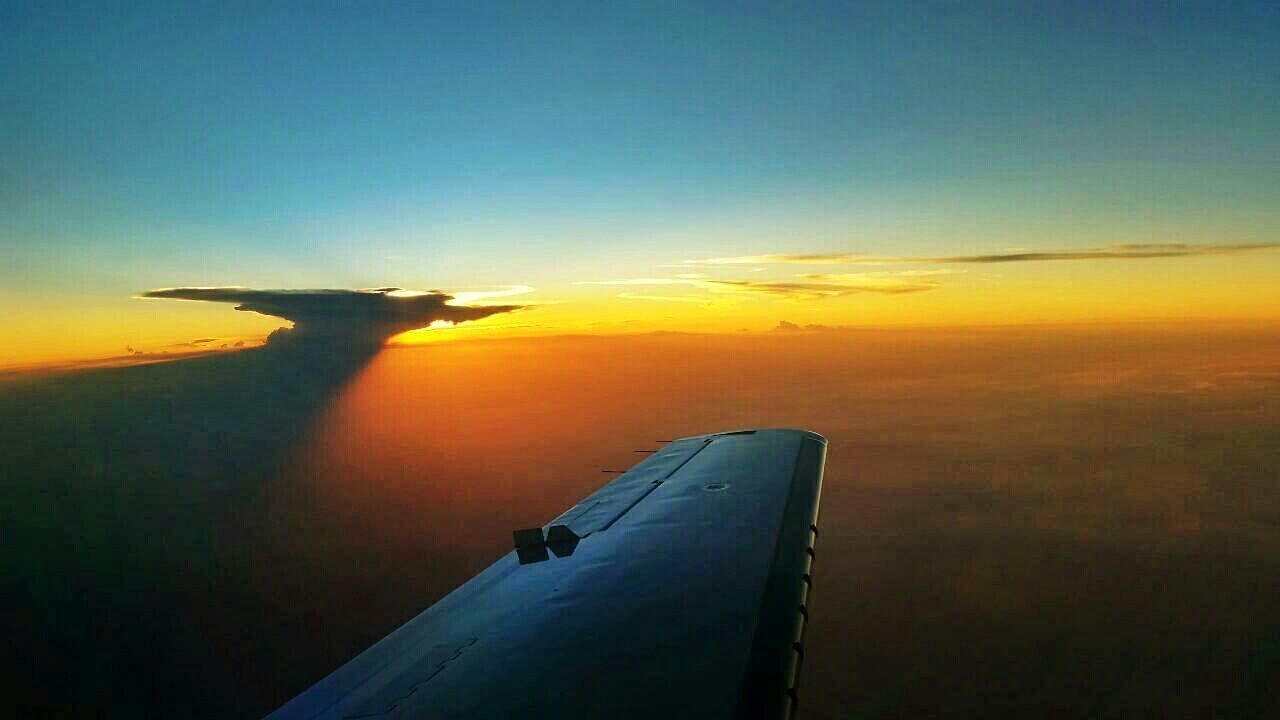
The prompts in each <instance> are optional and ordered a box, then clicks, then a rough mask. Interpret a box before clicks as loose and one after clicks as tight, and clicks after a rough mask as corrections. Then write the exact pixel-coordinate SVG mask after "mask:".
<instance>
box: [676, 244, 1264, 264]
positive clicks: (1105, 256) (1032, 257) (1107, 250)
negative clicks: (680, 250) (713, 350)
mask: <svg viewBox="0 0 1280 720" xmlns="http://www.w3.org/2000/svg"><path fill="white" fill-rule="evenodd" d="M1276 249H1280V243H1274V242H1267V243H1233V244H1219V245H1215V244H1193V243H1134V244H1126V245H1110V246H1107V247H1101V248H1085V249H1081V250H1061V251H1006V252H998V253H989V254H980V255H934V256H918V257H911V256H901V257H895V256H886V255H870V254H866V253H825V254H822V253H820V254H770V255H740V256H733V257H717V258H703V259H697V260H683V261H681V262H680V264H679V266H680V267H692V266H705V265H764V264H773V265H778V264H786V265H895V264H903V265H909V264H919V265H946V264H967V263H976V264H984V263H1013V262H1042V261H1054V260H1142V259H1160V258H1180V257H1201V256H1210V255H1238V254H1242V253H1253V252H1265V251H1269V250H1276Z"/></svg>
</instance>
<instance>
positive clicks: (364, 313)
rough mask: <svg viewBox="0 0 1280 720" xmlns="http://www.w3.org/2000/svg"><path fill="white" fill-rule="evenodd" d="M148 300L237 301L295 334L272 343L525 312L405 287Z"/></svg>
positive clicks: (186, 293)
mask: <svg viewBox="0 0 1280 720" xmlns="http://www.w3.org/2000/svg"><path fill="white" fill-rule="evenodd" d="M142 297H146V298H160V299H168V300H196V301H204V302H222V303H236V309H237V310H244V311H247V312H256V313H261V314H263V315H271V316H273V317H279V318H284V319H285V320H289V321H291V322H292V323H293V330H291V331H285V332H283V333H282V332H281V331H279V330H277V331H276V332H274V333H272V336H271V341H272V342H279V341H280V340H282V339H284V338H290V339H295V340H297V339H324V340H335V341H342V342H361V343H380V342H382V341H383V340H385V339H387V338H389V337H391V336H392V335H395V334H397V333H401V332H405V331H407V330H414V329H417V328H421V327H426V326H427V325H430V324H431V323H433V322H435V321H437V320H445V321H448V322H453V323H460V322H467V321H470V320H479V319H481V318H486V317H489V316H490V315H496V314H498V313H504V312H511V311H513V310H519V309H520V308H521V306H519V305H485V306H466V305H451V304H449V303H450V301H451V300H453V296H452V295H449V294H447V293H443V292H438V291H432V292H426V293H408V292H404V291H401V290H400V289H399V288H392V287H383V288H374V289H371V290H253V289H250V288H241V287H179V288H164V289H160V290H151V291H149V292H146V293H143V295H142Z"/></svg>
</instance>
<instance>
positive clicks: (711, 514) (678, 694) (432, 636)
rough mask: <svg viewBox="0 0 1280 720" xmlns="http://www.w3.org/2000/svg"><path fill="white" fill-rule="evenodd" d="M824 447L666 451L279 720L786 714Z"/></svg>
mask: <svg viewBox="0 0 1280 720" xmlns="http://www.w3.org/2000/svg"><path fill="white" fill-rule="evenodd" d="M826 448H827V442H826V440H825V439H824V438H822V437H821V436H820V435H817V434H814V433H811V432H807V431H804V430H742V431H737V432H727V433H718V434H714V435H700V436H696V437H688V438H683V439H680V440H675V441H673V442H670V443H668V444H666V445H665V446H664V447H663V448H662V450H660V451H658V452H656V453H654V454H653V455H651V456H649V457H648V458H647V459H646V460H644V461H643V462H641V463H639V464H638V465H636V466H635V467H633V468H631V469H630V470H628V471H627V472H625V473H624V474H622V475H619V476H618V477H617V478H616V479H614V480H613V482H610V483H609V484H608V485H605V486H604V487H603V488H601V489H600V490H598V491H597V492H596V493H594V494H593V495H591V496H590V497H588V498H586V499H584V500H583V501H582V502H580V503H578V504H577V505H574V506H573V507H572V508H569V509H568V510H566V511H565V512H564V513H563V514H561V515H560V516H559V517H557V518H556V519H554V520H552V521H551V522H550V523H548V524H547V525H546V526H544V527H542V528H532V529H530V530H522V531H516V532H515V533H514V538H515V545H516V549H515V550H514V551H512V552H511V553H508V554H507V555H505V556H504V557H502V558H501V559H499V560H498V561H497V562H495V563H494V564H493V565H491V566H490V567H489V568H487V569H486V570H484V571H482V572H481V573H480V574H479V575H477V576H475V577H474V578H472V579H471V580H469V581H467V582H466V583H465V584H463V585H462V586H461V587H459V588H457V589H456V590H454V591H453V592H451V593H450V594H448V595H446V596H445V597H444V598H443V599H441V600H440V601H439V602H437V603H436V604H435V605H432V606H431V607H430V608H428V609H427V610H425V611H423V612H422V613H421V614H420V615H418V616H417V617H415V618H414V619H412V620H410V621H409V622H407V623H405V624H404V625H403V626H401V627H400V628H399V629H398V630H396V631H395V632H393V633H391V634H390V635H388V636H387V637H386V638H383V639H382V640H381V641H379V642H378V643H377V644H376V645H374V646H373V647H371V648H369V649H368V650H366V651H364V652H363V653H361V654H360V655H358V656H357V657H356V658H355V659H353V660H351V661H350V662H348V663H347V664H346V665H343V666H342V667H340V668H338V669H337V670H336V671H334V672H333V673H332V674H331V675H329V676H328V677H326V678H325V679H323V680H321V681H320V682H318V683H316V684H315V685H314V686H313V687H311V688H310V689H309V690H307V691H306V692H304V693H302V694H301V695H299V696H298V697H296V698H294V699H293V700H291V701H289V702H288V703H286V704H285V705H284V706H282V707H281V708H280V709H278V710H276V711H275V712H274V713H272V714H271V715H269V716H268V720H303V719H304V718H305V719H307V720H312V719H315V718H324V719H332V720H338V719H356V718H368V719H379V718H432V719H434V718H669V717H699V718H784V717H790V716H791V715H792V714H793V713H794V712H795V707H796V702H797V697H796V678H797V673H798V670H799V666H800V662H801V659H802V657H803V641H804V629H805V625H806V621H807V618H808V609H807V603H808V595H809V589H810V586H811V579H810V568H811V566H812V563H813V560H814V550H813V548H814V543H815V541H816V539H817V534H818V528H817V519H818V498H819V495H820V493H821V491H822V471H823V464H824V462H825V459H826ZM352 610H353V611H356V612H358V610H359V609H358V608H353V609H352Z"/></svg>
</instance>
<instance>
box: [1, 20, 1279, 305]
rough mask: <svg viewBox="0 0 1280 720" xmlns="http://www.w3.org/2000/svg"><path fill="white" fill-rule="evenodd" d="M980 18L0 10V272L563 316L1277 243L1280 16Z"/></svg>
mask: <svg viewBox="0 0 1280 720" xmlns="http://www.w3.org/2000/svg"><path fill="white" fill-rule="evenodd" d="M978 5H979V4H977V3H884V4H880V3H876V4H859V3H833V4H825V3H793V4H750V3H746V4H744V3H725V4H698V3H686V2H678V3H600V2H591V3H512V4H507V3H501V4H495V3H475V4H472V3H422V4H405V5H386V4H373V3H314V4H295V5H289V4H281V3H244V4H234V3H210V4H205V5H199V4H193V5H191V6H190V7H182V8H178V7H175V6H173V5H171V4H169V3H155V4H147V3H128V4H124V5H118V6H114V7H113V6H112V5H110V4H108V3H86V4H82V5H61V4H58V3H39V4H30V3H20V4H16V3H4V4H3V5H0V8H3V9H2V10H0V65H3V67H5V68H7V71H6V72H5V73H3V74H2V75H0V107H3V108H4V109H3V111H0V138H3V140H2V142H3V160H0V162H2V163H3V164H2V165H0V182H2V183H3V186H2V187H0V247H2V248H3V249H4V251H5V252H6V253H7V254H9V255H10V257H11V258H13V259H14V262H13V263H12V264H9V265H8V269H7V270H5V271H0V272H2V273H3V278H2V279H3V281H4V283H5V285H6V286H7V287H8V292H9V293H21V294H22V295H23V296H25V297H29V296H30V295H31V294H32V293H35V294H38V293H40V292H56V293H59V294H63V295H65V294H76V293H88V292H92V293H102V294H104V295H119V294H128V293H132V292H135V291H137V290H139V289H144V288H147V287H152V286H157V285H170V284H177V283H189V284H194V283H226V282H240V283H243V284H249V285H263V284H266V285H275V286H315V285H322V286H323V285H337V286H362V285H381V284H386V283H388V282H390V283H410V282H412V281H414V280H415V279H418V283H419V284H420V283H422V282H426V283H430V284H435V285H441V286H448V285H459V284H463V285H470V284H481V285H483V284H494V283H519V282H529V283H532V284H546V283H549V282H552V283H553V282H559V281H568V280H570V279H571V278H575V277H580V276H582V274H583V273H584V272H588V271H589V270H591V269H596V270H595V271H596V273H597V274H599V272H600V271H599V270H598V268H600V267H601V266H604V267H630V266H632V265H635V266H641V265H651V264H652V263H654V262H657V261H661V260H664V259H673V258H679V257H684V256H691V255H692V256H716V255H726V254H744V253H757V252H779V251H781V252H785V251H796V252H807V251H823V250H832V251H836V250H866V251H868V252H876V253H886V254H889V253H910V252H922V253H936V252H952V251H964V252H967V251H975V252H976V251H982V250H992V249H999V248H1001V247H1006V246H1010V245H1016V246H1020V247H1021V246H1030V247H1041V246H1044V247H1049V246H1052V247H1062V246H1066V245H1073V244H1077V245H1078V244H1086V245H1087V244H1091V243H1092V244H1098V243H1100V242H1102V243H1105V242H1125V241H1134V240H1135V239H1141V238H1147V239H1149V240H1148V241H1162V240H1166V239H1169V238H1173V239H1177V240H1187V241H1199V242H1204V241H1213V240H1216V239H1218V237H1219V236H1224V238H1225V239H1228V240H1231V239H1252V240H1259V239H1266V238H1267V237H1274V230H1275V226H1276V219H1277V213H1276V211H1275V210H1274V208H1275V207H1277V206H1280V162H1278V161H1280V122H1278V121H1277V118H1280V40H1277V38H1280V9H1278V8H1277V6H1276V5H1274V4H1266V3H1123V2H1122V3H1098V4H1095V5H1094V6H1086V7H1081V4H1075V3H1072V4H1059V3H1007V4H993V5H986V6H982V7H979V6H978ZM263 6H266V7H263ZM1210 236H1212V237H1210ZM1073 241H1074V242H1073Z"/></svg>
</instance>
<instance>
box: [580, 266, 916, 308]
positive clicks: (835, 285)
mask: <svg viewBox="0 0 1280 720" xmlns="http://www.w3.org/2000/svg"><path fill="white" fill-rule="evenodd" d="M933 274H938V273H933V272H928V271H903V272H881V273H844V274H829V275H823V274H810V275H801V276H797V277H798V278H800V280H798V281H789V280H737V279H709V278H688V277H675V278H623V279H617V280H587V281H582V282H579V283H577V284H579V285H616V286H653V287H663V286H672V285H686V286H690V287H696V288H699V289H701V290H704V291H707V292H710V293H716V294H727V295H754V296H765V297H774V298H781V299H787V300H816V299H822V298H833V297H844V296H847V295H857V294H861V293H875V294H883V295H902V294H907V293H917V292H925V291H928V290H933V289H936V288H938V287H941V283H939V282H937V281H936V280H930V279H928V277H927V276H928V275H933ZM619 297H626V298H629V299H635V300H640V299H652V300H658V299H662V300H673V301H677V302H685V301H688V302H707V301H708V300H710V298H706V297H705V296H669V295H663V296H656V295H644V294H640V293H621V294H620V295H619Z"/></svg>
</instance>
